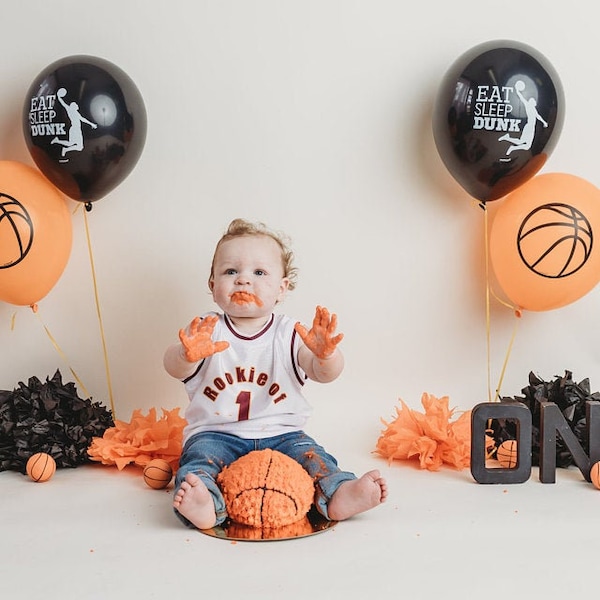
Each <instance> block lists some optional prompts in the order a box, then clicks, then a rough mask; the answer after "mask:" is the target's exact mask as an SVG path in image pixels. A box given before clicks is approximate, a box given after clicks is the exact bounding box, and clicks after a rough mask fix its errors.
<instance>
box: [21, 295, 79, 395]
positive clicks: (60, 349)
mask: <svg viewBox="0 0 600 600" xmlns="http://www.w3.org/2000/svg"><path fill="white" fill-rule="evenodd" d="M33 313H34V314H35V316H36V317H37V318H38V319H39V321H40V322H41V323H42V327H43V328H44V331H45V332H46V335H47V336H48V338H49V339H50V341H51V342H52V345H53V346H54V348H55V349H56V351H57V352H58V354H59V355H60V357H61V358H62V359H63V362H64V363H65V364H66V365H67V367H68V369H69V371H71V375H73V377H74V378H75V381H76V382H77V383H78V384H79V387H80V388H81V390H82V391H83V393H84V394H85V397H86V398H89V397H90V394H89V392H88V391H87V389H86V387H85V385H83V382H82V381H81V379H80V378H79V376H78V375H77V373H75V370H74V369H73V368H72V367H71V366H70V365H69V361H68V360H67V356H66V354H65V353H64V352H63V350H62V348H61V347H60V346H59V345H58V343H57V341H56V339H55V338H54V336H53V335H52V334H51V333H50V330H49V329H48V327H47V326H46V325H45V324H44V322H43V321H42V318H41V317H40V314H39V312H38V311H37V305H36V309H35V310H34V311H33Z"/></svg>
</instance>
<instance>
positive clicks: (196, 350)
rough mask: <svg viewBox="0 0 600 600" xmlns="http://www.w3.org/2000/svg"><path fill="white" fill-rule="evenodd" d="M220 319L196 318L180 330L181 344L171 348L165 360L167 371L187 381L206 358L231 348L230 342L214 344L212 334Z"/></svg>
mask: <svg viewBox="0 0 600 600" xmlns="http://www.w3.org/2000/svg"><path fill="white" fill-rule="evenodd" d="M218 318H219V317H217V316H216V315H212V316H208V317H204V319H201V318H200V317H196V318H195V319H194V320H193V321H192V322H191V323H190V324H189V325H188V327H187V330H186V329H180V330H179V340H180V341H179V343H177V344H173V345H171V346H169V347H168V348H167V350H166V352H165V355H164V358H163V364H164V367H165V370H166V371H167V373H169V375H171V376H172V377H175V378H176V379H185V378H186V377H187V376H188V375H191V374H192V373H193V372H194V370H195V369H196V366H197V364H198V363H199V362H200V361H201V360H202V359H204V358H207V357H209V356H212V355H213V354H215V353H216V352H222V351H223V350H225V349H227V348H229V343H228V342H213V340H212V333H213V330H214V328H215V324H216V322H217V320H218Z"/></svg>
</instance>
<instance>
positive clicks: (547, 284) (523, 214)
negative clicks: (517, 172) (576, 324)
mask: <svg viewBox="0 0 600 600" xmlns="http://www.w3.org/2000/svg"><path fill="white" fill-rule="evenodd" d="M489 244H490V247H489V250H490V261H491V264H492V268H493V270H494V273H495V275H496V278H497V280H498V283H499V284H500V287H501V288H502V289H503V291H504V293H505V294H506V295H507V296H508V298H510V300H511V301H512V302H513V304H514V305H515V306H516V307H517V308H518V309H524V310H531V311H545V310H552V309H555V308H560V307H561V306H565V305H567V304H571V303H572V302H575V301H576V300H578V299H579V298H581V297H582V296H585V294H587V293H588V292H590V291H591V290H592V289H593V288H594V287H595V286H596V284H597V283H598V281H600V190H599V189H598V188H597V187H596V186H594V185H593V184H591V183H589V182H588V181H586V180H585V179H581V178H580V177H576V176H575V175H568V174H564V173H546V174H544V175H538V176H537V177H534V178H533V179H530V180H529V181H528V182H526V183H525V184H523V185H522V186H521V187H520V188H517V189H516V190H515V191H514V192H512V193H511V194H510V195H509V196H507V197H506V198H505V199H504V200H503V201H502V203H501V204H500V206H499V208H498V211H497V212H496V215H495V217H494V220H493V222H492V226H491V230H490V241H489Z"/></svg>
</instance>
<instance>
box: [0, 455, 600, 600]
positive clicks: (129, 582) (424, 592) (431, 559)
mask: <svg viewBox="0 0 600 600" xmlns="http://www.w3.org/2000/svg"><path fill="white" fill-rule="evenodd" d="M359 462H360V461H359ZM374 464H375V465H376V466H379V467H380V468H381V470H382V472H383V473H384V474H385V476H386V477H387V479H388V482H389V487H390V499H389V501H388V502H387V503H385V504H384V505H382V506H380V507H377V508H376V509H374V510H373V511H370V512H368V513H366V514H363V515H360V516H358V517H355V518H354V519H351V520H349V521H345V522H341V523H338V524H337V525H336V526H335V527H333V528H332V529H329V530H326V531H324V532H321V533H318V534H316V535H313V536H309V537H304V538H299V539H294V540H287V541H276V542H270V541H269V542H232V541H230V540H222V539H216V538H214V537H210V536H207V535H204V534H202V533H200V532H198V531H193V530H188V529H186V528H185V527H183V526H182V525H181V524H180V523H179V521H178V520H177V519H176V518H175V516H174V515H173V514H172V512H171V506H170V505H171V496H172V492H171V490H170V489H167V490H158V491H157V490H152V489H150V488H148V487H147V486H146V485H145V483H144V482H143V480H142V478H141V471H140V470H139V469H137V468H127V469H125V470H123V471H118V470H117V469H116V468H115V467H106V466H102V465H95V464H94V465H89V466H83V467H78V468H76V469H62V470H59V471H57V473H56V474H55V476H54V477H53V478H52V479H51V480H50V481H48V482H46V483H33V482H32V481H30V480H29V479H28V478H27V477H26V476H23V475H21V474H20V473H15V472H2V473H0V532H1V536H2V541H1V544H0V573H1V576H0V592H1V597H2V598H3V599H9V598H10V599H11V600H12V599H15V600H30V599H31V600H37V599H45V600H54V599H61V600H70V599H73V600H75V599H77V600H81V599H83V600H96V599H98V600H119V599H121V598H122V599H125V598H127V599H129V600H131V599H133V600H137V599H142V598H144V599H146V598H161V599H166V598H184V597H193V598H199V599H204V598H229V597H231V598H234V597H237V598H246V599H247V598H286V599H295V598H316V599H321V598H326V599H328V598H334V599H335V598H341V597H344V596H346V595H349V596H351V597H353V598H369V599H371V598H376V597H380V598H381V597H386V598H410V599H411V600H419V599H437V598H444V599H454V598H469V599H471V598H481V599H483V600H485V599H496V598H510V597H512V598H516V599H520V598H524V597H526V596H530V597H531V598H544V599H545V600H547V599H553V598H567V597H570V598H576V597H578V594H583V593H584V592H592V591H594V592H595V591H596V590H597V587H598V586H597V582H596V580H595V576H596V574H597V572H598V569H599V564H600V562H599V558H598V556H599V554H600V552H599V548H600V491H598V490H596V489H595V488H594V487H593V486H592V485H591V484H589V483H586V482H585V481H584V480H583V478H582V476H581V474H580V473H579V471H578V470H576V469H573V470H559V471H558V472H557V480H556V483H555V484H542V483H540V482H539V480H538V478H537V471H536V470H535V469H534V471H533V473H532V477H531V479H530V480H529V481H527V482H526V483H524V484H519V485H512V486H510V485H509V486H506V485H480V484H477V483H475V481H474V480H473V478H472V477H471V474H470V472H469V471H468V470H465V471H454V470H451V469H444V470H442V471H440V472H437V473H430V472H427V471H421V470H419V469H418V468H414V467H412V466H410V465H408V464H406V463H396V464H394V465H392V466H389V467H388V465H387V463H386V462H385V461H383V460H381V459H377V458H375V457H372V456H371V457H366V458H365V459H364V464H363V465H361V466H363V467H364V470H368V469H369V468H373V465H374ZM581 597H583V596H581Z"/></svg>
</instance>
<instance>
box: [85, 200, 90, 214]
mask: <svg viewBox="0 0 600 600" xmlns="http://www.w3.org/2000/svg"><path fill="white" fill-rule="evenodd" d="M85 210H87V211H88V212H90V211H91V210H92V203H91V202H86V203H85Z"/></svg>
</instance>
